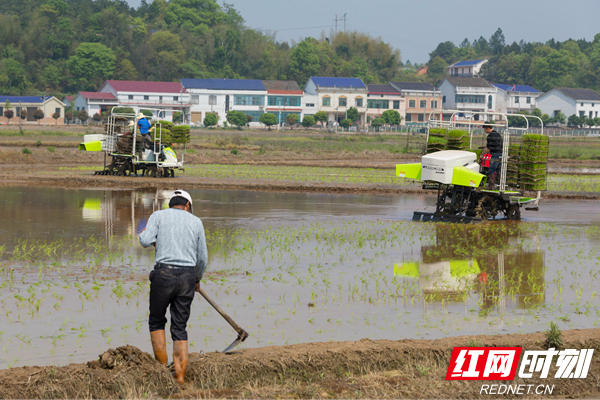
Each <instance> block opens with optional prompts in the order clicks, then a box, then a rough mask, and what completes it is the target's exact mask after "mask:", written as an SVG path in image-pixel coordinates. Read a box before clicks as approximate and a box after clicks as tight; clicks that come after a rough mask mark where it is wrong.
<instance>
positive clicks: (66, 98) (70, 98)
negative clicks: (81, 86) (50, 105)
mask: <svg viewBox="0 0 600 400" xmlns="http://www.w3.org/2000/svg"><path fill="white" fill-rule="evenodd" d="M73 97H75V96H65V101H68V102H69V103H72V102H73Z"/></svg>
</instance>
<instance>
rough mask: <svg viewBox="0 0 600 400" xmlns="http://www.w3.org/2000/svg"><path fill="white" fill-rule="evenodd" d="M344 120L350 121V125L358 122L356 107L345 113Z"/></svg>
mask: <svg viewBox="0 0 600 400" xmlns="http://www.w3.org/2000/svg"><path fill="white" fill-rule="evenodd" d="M346 118H348V119H349V120H350V121H352V123H355V122H356V121H358V109H357V108H356V107H350V108H349V109H348V111H347V112H346Z"/></svg>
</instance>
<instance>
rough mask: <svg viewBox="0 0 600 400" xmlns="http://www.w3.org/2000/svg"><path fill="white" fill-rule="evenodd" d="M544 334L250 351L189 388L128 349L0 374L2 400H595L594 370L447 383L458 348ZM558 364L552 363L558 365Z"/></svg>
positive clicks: (207, 371) (594, 341)
mask: <svg viewBox="0 0 600 400" xmlns="http://www.w3.org/2000/svg"><path fill="white" fill-rule="evenodd" d="M563 336H564V341H565V348H567V349H569V348H574V349H582V348H585V349H587V348H593V349H594V350H595V354H596V353H597V352H598V348H599V346H600V330H599V329H589V330H572V331H565V332H563ZM544 340H545V336H544V335H543V334H542V333H535V334H528V335H502V336H500V335H498V336H461V337H454V338H446V339H440V340H399V341H391V340H377V341H372V340H367V339H363V340H361V341H358V342H337V343H336V342H334V343H306V344H298V345H291V346H273V347H263V348H258V349H246V350H243V351H238V352H236V353H234V354H229V355H225V354H221V353H216V352H215V353H207V354H198V353H192V354H190V364H189V368H188V374H187V379H188V383H186V384H185V385H183V386H179V385H177V384H175V383H174V381H173V380H172V378H171V376H170V374H169V372H168V371H167V370H166V369H165V368H164V367H162V366H161V365H160V364H159V363H158V362H156V361H154V360H153V358H152V357H151V356H150V355H149V354H148V353H144V352H142V351H140V350H139V349H138V348H136V347H133V346H126V347H120V348H117V349H110V350H108V351H106V352H105V353H103V354H101V355H100V356H99V359H98V360H96V361H91V362H88V363H87V364H70V365H66V366H64V367H21V368H13V369H8V370H4V371H0V398H4V399H16V398H32V399H38V398H141V397H145V398H161V397H173V398H243V397H246V398H258V397H265V398H492V397H493V398H497V397H502V398H506V397H511V396H497V395H486V394H485V393H484V394H480V389H481V385H482V384H484V383H485V384H494V383H496V384H498V383H503V384H511V385H518V384H524V385H534V387H537V386H538V385H550V386H552V385H554V390H553V393H552V395H551V396H550V395H546V396H537V395H531V394H530V395H529V396H524V397H526V398H532V397H537V398H590V397H593V396H595V395H596V394H600V383H599V382H600V362H599V359H598V357H597V356H595V357H594V358H593V361H592V364H591V366H590V369H589V372H588V376H587V378H585V379H555V378H554V373H555V372H556V369H557V368H556V362H554V363H553V367H552V368H551V369H550V374H549V375H548V378H547V379H540V378H537V377H536V376H538V374H535V373H534V377H533V378H532V379H522V378H519V377H518V375H517V377H516V378H515V380H514V381H485V382H482V381H445V380H444V379H445V375H446V372H447V368H448V363H449V359H450V355H451V353H452V348H453V347H455V346H470V345H472V344H474V343H477V344H478V345H479V346H486V347H487V346H490V347H523V348H524V350H543V349H544V348H543V347H542V345H541V344H542V343H543V342H544ZM555 361H556V359H555Z"/></svg>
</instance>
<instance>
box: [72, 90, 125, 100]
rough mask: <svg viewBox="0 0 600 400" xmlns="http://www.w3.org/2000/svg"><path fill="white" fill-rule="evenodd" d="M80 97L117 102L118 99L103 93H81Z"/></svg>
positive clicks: (110, 94)
mask: <svg viewBox="0 0 600 400" xmlns="http://www.w3.org/2000/svg"><path fill="white" fill-rule="evenodd" d="M79 94H80V95H82V96H83V98H84V99H88V100H114V101H117V98H116V97H115V96H113V95H112V93H103V92H79Z"/></svg>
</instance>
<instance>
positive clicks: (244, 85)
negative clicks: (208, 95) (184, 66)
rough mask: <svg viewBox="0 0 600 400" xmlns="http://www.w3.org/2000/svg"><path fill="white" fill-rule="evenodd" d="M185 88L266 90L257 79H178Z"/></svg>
mask: <svg viewBox="0 0 600 400" xmlns="http://www.w3.org/2000/svg"><path fill="white" fill-rule="evenodd" d="M180 82H181V85H182V86H183V87H184V88H186V89H215V90H266V89H265V85H263V83H262V81H260V80H258V79H180Z"/></svg>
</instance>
